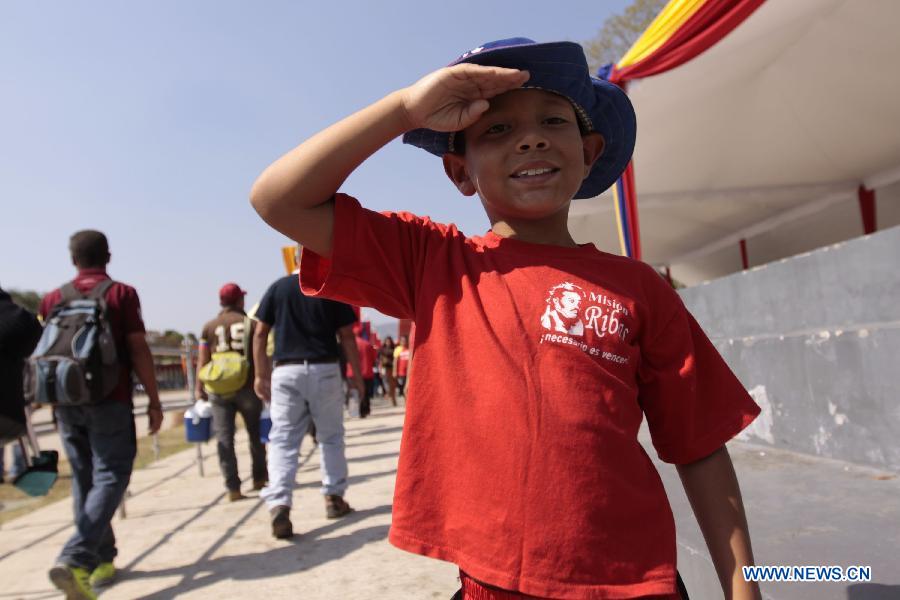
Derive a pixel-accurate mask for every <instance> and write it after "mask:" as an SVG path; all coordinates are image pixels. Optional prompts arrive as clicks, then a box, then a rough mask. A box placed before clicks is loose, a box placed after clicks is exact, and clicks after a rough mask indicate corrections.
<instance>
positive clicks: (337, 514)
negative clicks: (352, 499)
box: [325, 495, 353, 519]
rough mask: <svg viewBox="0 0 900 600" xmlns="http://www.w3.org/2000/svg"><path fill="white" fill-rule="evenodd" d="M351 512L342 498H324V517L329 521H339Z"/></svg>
mask: <svg viewBox="0 0 900 600" xmlns="http://www.w3.org/2000/svg"><path fill="white" fill-rule="evenodd" d="M352 512H353V509H352V508H351V507H350V505H349V504H347V501H346V500H344V498H343V496H332V495H328V496H325V516H326V517H328V518H329V519H340V518H341V517H344V516H346V515H349V514H350V513H352Z"/></svg>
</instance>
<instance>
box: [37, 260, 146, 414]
mask: <svg viewBox="0 0 900 600" xmlns="http://www.w3.org/2000/svg"><path fill="white" fill-rule="evenodd" d="M109 278H110V277H109V275H107V274H106V269H81V270H79V271H78V275H77V276H76V277H75V279H73V280H72V283H73V284H74V285H75V289H77V290H78V291H79V292H81V293H83V294H87V293H88V292H90V291H91V290H92V289H94V287H95V286H96V285H97V284H98V283H100V282H101V281H104V280H106V279H109ZM104 299H105V300H106V305H107V310H108V311H109V312H108V317H109V324H110V327H111V328H112V334H113V339H115V342H116V354H117V355H118V357H119V365H120V369H119V383H118V384H117V385H116V387H115V389H114V390H113V391H112V392H111V393H110V395H109V396H108V397H107V400H116V401H118V402H122V403H124V404H127V405H129V406H131V395H132V394H131V392H132V385H131V368H132V365H131V356H130V354H129V351H128V343H127V341H126V340H127V337H128V334H130V333H144V331H145V329H144V320H143V318H141V301H140V299H139V298H138V295H137V291H136V290H135V289H134V288H133V287H131V286H130V285H126V284H124V283H119V282H118V281H117V282H115V283H113V284H112V286H110V288H109V289H108V290H106V296H105V298H104ZM61 300H62V293H61V292H60V291H59V290H58V289H57V290H53V291H52V292H50V293H48V294H47V295H46V296H44V299H43V300H41V307H40V314H41V318H42V319H44V320H45V321H46V319H47V317H48V316H49V315H50V313H51V312H52V311H53V308H54V307H55V306H56V305H57V304H59V302H60V301H61Z"/></svg>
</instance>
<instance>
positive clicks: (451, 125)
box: [250, 63, 528, 257]
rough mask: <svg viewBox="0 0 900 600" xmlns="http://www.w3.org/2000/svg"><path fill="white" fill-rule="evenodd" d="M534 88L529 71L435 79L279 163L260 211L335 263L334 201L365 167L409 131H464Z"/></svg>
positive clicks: (474, 70)
mask: <svg viewBox="0 0 900 600" xmlns="http://www.w3.org/2000/svg"><path fill="white" fill-rule="evenodd" d="M527 80H528V73H527V71H518V70H516V69H503V68H500V67H483V66H480V65H473V64H465V63H464V64H459V65H455V66H453V67H446V68H444V69H440V70H438V71H435V72H433V73H431V74H429V75H427V76H425V77H424V78H422V79H420V80H419V81H418V82H416V83H415V84H413V85H412V86H410V87H408V88H404V89H401V90H398V91H396V92H393V93H391V94H389V95H388V96H385V97H384V98H382V99H381V100H379V101H378V102H375V103H374V104H372V105H370V106H368V107H366V108H364V109H362V110H361V111H359V112H357V113H355V114H353V115H350V116H349V117H347V118H345V119H343V120H342V121H339V122H338V123H336V124H334V125H332V126H331V127H329V128H327V129H325V130H323V131H321V132H319V133H318V134H316V135H315V136H313V137H311V138H310V139H308V140H307V141H305V142H303V143H302V144H300V145H299V146H297V147H296V148H294V149H293V150H291V151H290V152H288V153H287V154H285V155H284V156H282V157H281V158H279V159H278V160H277V161H275V162H274V163H272V164H271V165H270V166H269V167H268V168H267V169H266V170H265V171H263V173H262V175H260V176H259V178H258V179H257V180H256V183H254V185H253V190H252V192H251V194H250V199H251V203H252V204H253V208H255V209H256V211H257V212H258V213H259V215H260V216H261V217H262V218H263V220H264V221H266V223H268V224H269V225H270V226H272V227H273V228H274V229H277V230H278V231H280V232H281V233H283V234H285V235H286V236H288V237H289V238H291V239H293V240H295V241H297V242H298V243H300V244H302V245H304V246H306V247H307V248H309V249H310V250H312V251H313V252H315V253H316V254H319V255H321V256H325V257H330V256H331V247H332V229H333V221H334V204H333V202H332V197H333V196H334V194H335V193H336V192H337V191H338V189H339V188H340V186H341V185H342V184H343V183H344V180H345V179H347V177H349V175H350V173H352V172H353V170H354V169H356V168H357V167H358V166H359V165H360V164H362V162H363V161H364V160H366V159H367V158H368V157H369V156H371V155H372V154H374V153H375V152H376V151H377V150H378V149H379V148H381V147H382V146H384V145H385V144H387V143H388V142H389V141H391V140H392V139H394V138H395V137H397V136H398V135H400V134H402V133H403V132H405V131H408V130H410V129H415V128H419V127H427V128H429V129H433V130H436V131H460V130H462V129H465V128H466V127H468V126H469V125H471V124H472V123H474V122H475V121H477V120H478V118H479V117H480V116H481V114H482V113H483V112H484V111H486V110H487V109H488V102H487V100H488V99H490V98H493V97H494V96H497V95H498V94H502V93H503V92H506V91H509V90H511V89H515V88H518V87H521V86H522V84H524V83H525V82H526V81H527Z"/></svg>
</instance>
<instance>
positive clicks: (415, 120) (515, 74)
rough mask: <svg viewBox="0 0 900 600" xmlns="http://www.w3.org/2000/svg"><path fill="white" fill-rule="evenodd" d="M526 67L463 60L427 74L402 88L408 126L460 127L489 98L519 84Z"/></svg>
mask: <svg viewBox="0 0 900 600" xmlns="http://www.w3.org/2000/svg"><path fill="white" fill-rule="evenodd" d="M528 77H529V75H528V71H519V70H518V69H504V68H502V67H485V66H482V65H473V64H469V63H463V64H459V65H454V66H452V67H445V68H443V69H439V70H437V71H435V72H433V73H430V74H429V75H426V76H425V77H423V78H422V79H420V80H419V81H417V82H416V83H414V84H413V85H411V86H409V87H408V88H406V89H404V90H403V92H402V103H403V109H404V111H405V112H406V116H407V120H408V125H409V128H410V129H417V128H420V127H425V128H428V129H433V130H435V131H460V130H462V129H465V128H466V127H468V126H469V125H472V124H473V123H474V122H475V121H477V120H478V118H479V117H480V116H481V115H482V113H484V112H485V111H486V110H487V109H488V106H489V104H488V100H489V99H490V98H493V97H494V96H497V95H499V94H502V93H504V92H508V91H510V90H514V89H516V88H519V87H522V85H523V84H524V83H525V82H526V81H528Z"/></svg>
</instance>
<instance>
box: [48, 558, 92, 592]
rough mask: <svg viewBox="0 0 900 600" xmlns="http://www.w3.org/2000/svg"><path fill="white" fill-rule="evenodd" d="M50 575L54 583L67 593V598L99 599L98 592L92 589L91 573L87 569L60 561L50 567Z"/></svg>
mask: <svg viewBox="0 0 900 600" xmlns="http://www.w3.org/2000/svg"><path fill="white" fill-rule="evenodd" d="M48 575H49V576H50V581H51V582H52V583H53V585H55V586H56V587H57V588H58V589H59V590H61V591H62V592H63V593H65V595H66V600H97V594H95V593H94V590H92V589H91V584H90V582H89V579H90V577H91V574H90V573H88V570H87V569H82V568H81V567H70V566H69V565H64V564H62V563H60V564H58V565H56V566H55V567H53V568H52V569H50V572H49V573H48Z"/></svg>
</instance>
